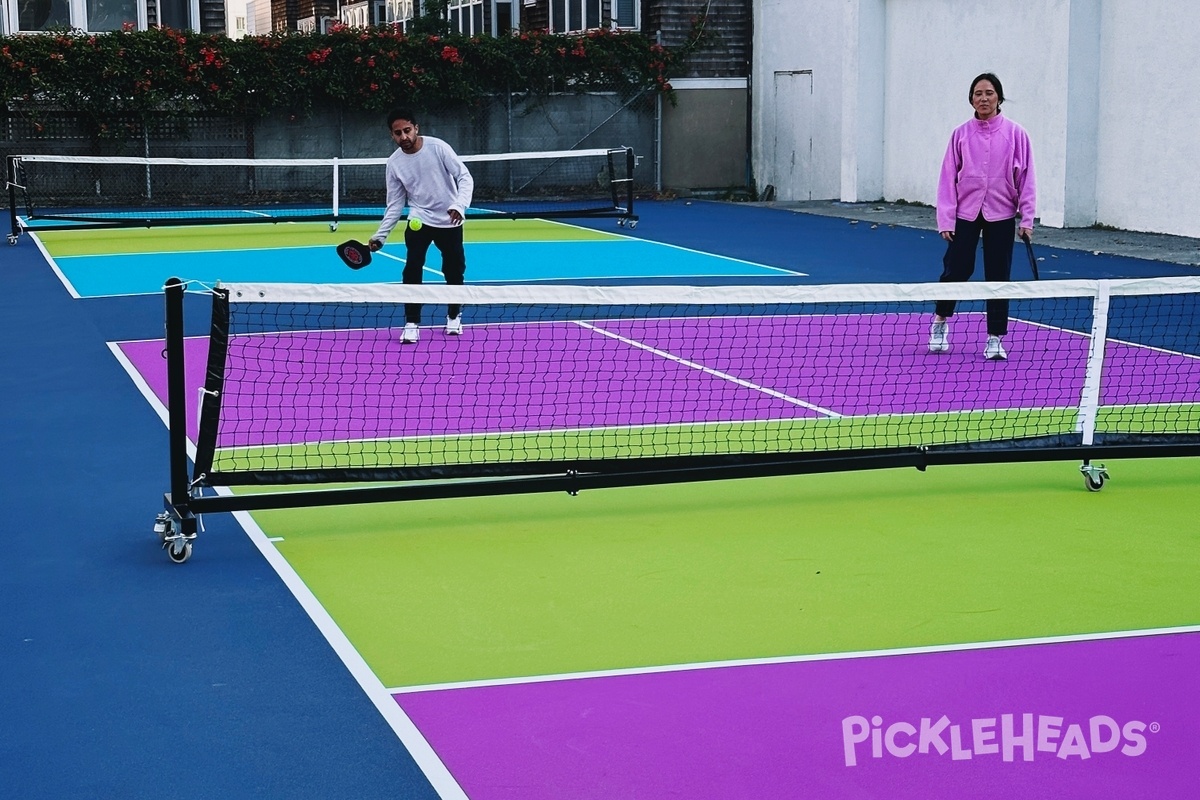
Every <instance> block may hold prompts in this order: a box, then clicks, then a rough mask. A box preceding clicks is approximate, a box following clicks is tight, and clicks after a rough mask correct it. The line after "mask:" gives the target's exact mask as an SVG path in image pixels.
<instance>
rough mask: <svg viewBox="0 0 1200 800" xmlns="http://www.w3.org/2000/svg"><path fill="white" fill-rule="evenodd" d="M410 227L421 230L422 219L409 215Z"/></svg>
mask: <svg viewBox="0 0 1200 800" xmlns="http://www.w3.org/2000/svg"><path fill="white" fill-rule="evenodd" d="M408 227H409V228H410V229H411V230H414V231H419V230H421V220H419V219H417V218H416V217H409V218H408Z"/></svg>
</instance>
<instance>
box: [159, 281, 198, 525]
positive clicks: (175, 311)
mask: <svg viewBox="0 0 1200 800" xmlns="http://www.w3.org/2000/svg"><path fill="white" fill-rule="evenodd" d="M186 288H187V284H186V283H184V282H183V281H181V280H180V279H179V278H170V279H169V280H168V281H167V282H166V285H165V287H164V294H165V295H166V313H165V335H166V342H165V351H166V357H167V433H168V444H169V459H170V481H169V486H170V493H169V494H168V498H169V506H170V507H171V509H172V510H174V511H175V513H176V514H177V515H178V516H179V518H180V519H181V520H183V521H185V523H186V520H187V519H188V518H189V517H191V514H190V513H189V512H188V510H187V508H188V500H189V499H190V491H189V487H188V454H187V396H186V394H187V388H186V387H187V380H186V374H185V372H184V354H183V296H184V291H185V290H186ZM192 524H193V525H194V524H195V521H194V519H193V520H192Z"/></svg>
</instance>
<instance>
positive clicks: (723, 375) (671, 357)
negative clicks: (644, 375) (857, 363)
mask: <svg viewBox="0 0 1200 800" xmlns="http://www.w3.org/2000/svg"><path fill="white" fill-rule="evenodd" d="M575 324H576V325H578V326H580V327H581V328H587V329H588V330H591V331H595V332H596V333H599V334H600V335H602V336H608V337H610V338H612V339H616V340H617V341H618V342H622V343H624V344H627V345H630V346H631V347H636V348H638V349H639V350H645V351H646V352H648V353H653V354H654V355H656V356H659V357H661V358H665V359H667V360H668V361H674V362H675V363H676V364H679V365H681V366H684V367H688V368H690V369H695V370H699V371H700V372H703V373H705V374H706V375H712V376H713V377H714V378H720V379H721V380H723V381H729V382H730V383H733V384H736V385H738V386H741V387H743V388H746V389H753V390H754V391H756V392H761V393H762V394H765V395H767V396H769V397H774V398H776V399H778V400H783V401H785V402H788V403H791V404H793V405H797V406H800V407H801V408H807V409H808V410H809V411H815V412H817V413H818V414H824V415H825V416H827V417H841V416H842V415H841V414H839V413H837V412H836V411H831V410H830V409H828V408H823V407H821V406H818V405H813V404H812V403H808V402H805V401H804V400H801V399H800V398H798V397H792V396H791V395H790V394H784V393H783V392H778V391H776V390H774V389H768V388H767V387H765V386H760V385H759V384H757V383H751V382H750V381H747V380H743V379H741V378H738V377H736V376H733V375H730V374H729V373H728V372H721V371H720V370H715V369H713V368H712V367H706V366H704V365H703V364H697V363H696V362H695V361H688V360H687V359H685V358H680V357H679V356H677V355H675V354H673V353H668V352H666V351H665V350H659V349H657V348H655V347H651V346H650V345H648V344H645V343H644V342H639V341H635V340H634V339H629V338H626V337H624V336H621V335H619V334H616V333H613V332H612V331H606V330H604V329H603V328H597V327H596V326H595V325H592V324H590V323H587V322H578V321H577V322H576V323H575Z"/></svg>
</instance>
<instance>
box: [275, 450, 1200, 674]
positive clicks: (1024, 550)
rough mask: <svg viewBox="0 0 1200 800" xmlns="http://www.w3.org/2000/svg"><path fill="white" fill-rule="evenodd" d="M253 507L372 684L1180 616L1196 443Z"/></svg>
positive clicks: (1197, 504)
mask: <svg viewBox="0 0 1200 800" xmlns="http://www.w3.org/2000/svg"><path fill="white" fill-rule="evenodd" d="M1108 467H1109V469H1110V472H1111V473H1112V478H1111V480H1110V481H1109V483H1108V484H1106V486H1105V488H1104V490H1103V491H1101V492H1094V493H1093V492H1088V491H1086V490H1085V489H1084V486H1083V480H1082V478H1081V477H1080V475H1079V474H1078V471H1077V470H1078V465H1077V464H1073V463H1066V462H1048V463H1032V464H1001V465H979V466H956V467H941V468H931V469H930V470H928V471H927V472H925V473H921V472H918V471H917V470H912V469H906V470H885V471H878V472H855V473H834V474H819V475H801V476H792V477H782V478H758V479H748V480H736V481H719V482H704V483H694V484H680V485H672V486H665V487H664V486H655V487H644V488H632V489H612V490H597V491H588V492H583V493H581V494H580V495H578V496H575V497H572V496H568V495H566V494H553V495H533V496H529V495H521V496H508V497H487V498H472V499H455V500H445V501H414V502H408V503H396V504H381V505H369V506H342V507H326V508H315V509H292V510H284V511H270V512H255V513H254V518H255V520H256V521H257V522H258V523H259V524H260V525H261V527H262V528H263V530H264V531H265V532H266V534H267V535H268V536H279V537H283V539H282V540H281V541H278V542H277V543H276V546H277V547H278V548H279V551H280V553H281V554H282V555H283V556H284V557H285V558H286V559H287V561H288V562H289V563H290V564H291V565H292V567H293V568H294V569H295V570H296V571H297V573H298V574H299V576H300V577H301V578H302V579H303V581H304V582H305V584H307V586H308V587H309V588H310V589H311V590H312V592H313V593H314V594H315V595H316V597H317V599H318V600H319V601H320V602H321V604H322V606H324V608H325V609H327V610H328V611H329V613H330V614H331V615H332V616H333V618H334V620H335V621H336V623H337V624H338V626H339V627H340V628H341V630H342V631H344V632H345V633H346V635H347V636H348V637H349V639H350V640H351V641H352V642H354V644H355V646H356V647H357V649H358V650H359V652H360V653H361V654H362V655H363V657H364V658H365V659H366V660H367V662H368V664H369V665H370V667H371V669H372V670H373V671H374V672H375V674H377V675H378V676H379V678H380V679H381V680H382V681H383V682H384V684H385V685H387V686H390V687H403V686H419V685H427V684H438V683H449V682H460V681H472V680H496V679H504V678H513V677H520V676H531V675H549V674H563V673H575V672H586V671H594V670H611V669H627V668H639V667H652V666H659V665H681V664H689V663H701V662H714V661H725V660H737V659H750V658H769V657H787V656H795V655H805V654H820V653H838V652H843V653H844V652H857V651H870V650H880V649H893V648H906V647H921V646H938V645H955V644H963V643H974V642H999V641H1006V640H1015V639H1021V640H1024V639H1028V638H1040V637H1055V636H1070V635H1076V634H1089V633H1097V632H1113V631H1126V630H1143V629H1150V628H1161V627H1172V626H1180V625H1194V624H1196V623H1197V622H1200V592H1197V591H1196V584H1195V574H1194V567H1193V565H1194V564H1196V563H1197V562H1200V531H1198V529H1197V525H1196V522H1195V521H1196V520H1197V519H1200V493H1197V492H1196V491H1195V486H1196V484H1197V482H1200V459H1164V460H1127V461H1121V462H1120V463H1110V464H1108Z"/></svg>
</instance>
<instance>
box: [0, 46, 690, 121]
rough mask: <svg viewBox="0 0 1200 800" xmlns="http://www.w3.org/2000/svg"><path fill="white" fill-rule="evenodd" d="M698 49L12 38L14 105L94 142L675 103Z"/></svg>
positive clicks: (8, 71)
mask: <svg viewBox="0 0 1200 800" xmlns="http://www.w3.org/2000/svg"><path fill="white" fill-rule="evenodd" d="M686 50H687V48H680V49H678V50H671V49H668V48H664V47H662V46H661V45H658V44H656V43H655V42H654V41H653V40H652V39H651V38H649V37H647V36H644V35H642V34H640V33H636V32H613V31H609V30H597V31H593V32H589V33H587V34H583V35H579V34H572V35H560V34H549V33H546V32H541V31H527V32H523V33H520V34H517V35H513V36H507V37H501V38H492V37H465V36H459V35H445V34H432V33H430V34H419V35H413V36H405V35H404V34H402V33H399V32H397V31H393V30H391V29H386V28H369V29H352V28H346V27H344V26H335V29H334V30H333V31H332V32H331V33H329V34H298V33H286V34H283V33H280V34H270V35H267V36H252V37H246V38H243V39H237V40H233V39H229V38H226V37H225V36H219V35H209V34H199V33H194V32H191V31H187V32H183V31H175V30H171V29H168V28H155V29H151V30H147V31H133V30H123V31H114V32H111V33H100V34H85V33H80V32H60V33H47V34H38V35H20V36H11V37H3V38H0V102H3V103H5V105H6V106H7V107H8V108H9V109H13V110H15V109H18V108H19V109H22V110H25V111H27V112H28V110H32V109H36V108H38V107H57V108H61V109H64V110H66V111H68V112H72V113H74V114H76V115H77V117H78V118H79V119H80V121H81V122H82V123H83V124H84V125H86V126H88V127H90V129H91V130H92V131H93V132H100V133H102V134H105V135H119V133H120V132H119V131H114V130H113V124H114V121H115V120H125V121H144V120H146V119H149V118H150V117H151V116H153V117H156V118H159V119H161V118H163V117H164V115H165V116H166V117H167V118H170V117H173V116H174V117H184V116H190V115H199V114H210V115H228V116H251V117H257V116H265V115H267V114H273V113H284V114H287V115H289V116H295V117H299V116H303V115H305V114H307V113H309V112H311V111H312V109H314V108H317V107H322V106H328V105H337V104H340V105H342V106H344V107H349V108H354V109H357V110H362V111H384V110H386V109H388V108H390V107H392V106H395V105H401V104H403V105H414V106H418V107H421V108H426V109H432V108H445V107H453V106H467V105H474V104H479V103H481V102H483V100H484V99H485V98H487V97H489V96H492V95H496V94H504V93H509V92H529V93H533V94H539V93H540V94H545V93H549V92H562V91H575V92H585V91H597V90H604V91H618V92H622V93H634V92H638V91H643V90H652V91H658V92H662V93H665V94H667V95H670V93H671V88H670V82H669V79H670V76H671V74H672V73H673V72H675V70H676V69H677V68H678V67H679V64H680V61H681V59H682V57H683V56H684V54H685V52H686Z"/></svg>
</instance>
